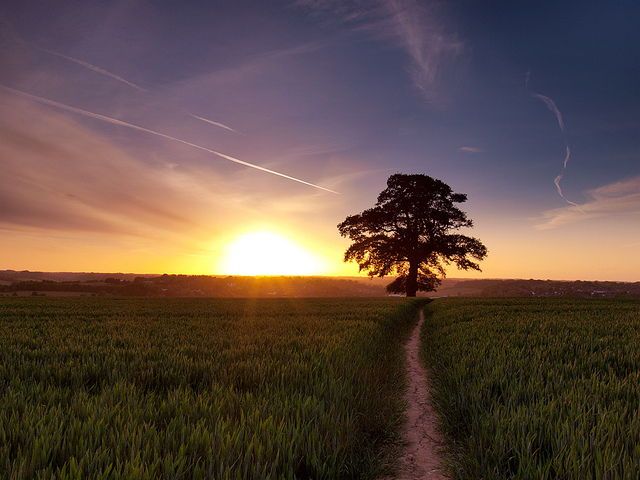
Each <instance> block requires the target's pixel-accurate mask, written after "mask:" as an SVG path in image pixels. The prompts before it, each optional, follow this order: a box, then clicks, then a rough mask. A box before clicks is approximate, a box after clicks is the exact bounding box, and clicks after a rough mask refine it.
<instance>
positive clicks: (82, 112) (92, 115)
mask: <svg viewBox="0 0 640 480" xmlns="http://www.w3.org/2000/svg"><path fill="white" fill-rule="evenodd" d="M0 88H3V89H5V90H7V91H9V92H12V93H15V94H18V95H22V96H25V97H27V98H30V99H32V100H34V101H36V102H39V103H43V104H45V105H50V106H52V107H57V108H61V109H62V110H67V111H69V112H73V113H77V114H79V115H84V116H85V117H89V118H94V119H96V120H102V121H103V122H107V123H112V124H114V125H120V126H123V127H128V128H132V129H134V130H139V131H141V132H146V133H150V134H152V135H157V136H158V137H162V138H166V139H168V140H173V141H174V142H179V143H182V144H184V145H189V146H190V147H193V148H197V149H199V150H204V151H205V152H209V153H212V154H213V155H216V156H218V157H220V158H224V159H225V160H229V161H230V162H234V163H238V164H240V165H244V166H245V167H250V168H255V169H256V170H261V171H263V172H266V173H270V174H272V175H277V176H279V177H282V178H286V179H288V180H293V181H294V182H298V183H302V184H304V185H308V186H310V187H314V188H318V189H320V190H324V191H326V192H331V193H335V194H337V195H340V193H339V192H336V191H333V190H329V189H328V188H325V187H321V186H320V185H315V184H313V183H309V182H305V181H304V180H300V179H299V178H295V177H291V176H289V175H285V174H284V173H280V172H276V171H274V170H269V169H268V168H264V167H261V166H259V165H255V164H253V163H249V162H245V161H243V160H239V159H237V158H234V157H231V156H229V155H225V154H224V153H220V152H216V151H215V150H210V149H208V148H205V147H201V146H200V145H196V144H195V143H191V142H187V141H186V140H181V139H179V138H176V137H172V136H170V135H165V134H164V133H160V132H156V131H154V130H149V129H148V128H143V127H139V126H137V125H133V124H132V123H127V122H123V121H122V120H116V119H115V118H111V117H105V116H104V115H99V114H97V113H93V112H88V111H86V110H81V109H79V108H75V107H71V106H69V105H65V104H64V103H58V102H54V101H53V100H48V99H46V98H42V97H38V96H36V95H31V94H29V93H25V92H23V91H20V90H15V89H13V88H10V87H6V86H4V85H2V84H0Z"/></svg>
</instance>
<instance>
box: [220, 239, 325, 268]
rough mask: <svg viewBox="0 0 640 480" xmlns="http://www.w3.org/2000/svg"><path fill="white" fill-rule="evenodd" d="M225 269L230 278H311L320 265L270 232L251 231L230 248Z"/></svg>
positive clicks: (311, 257) (299, 249)
mask: <svg viewBox="0 0 640 480" xmlns="http://www.w3.org/2000/svg"><path fill="white" fill-rule="evenodd" d="M225 270H226V273H227V274H230V275H314V274H318V273H319V270H320V265H319V262H318V260H316V259H315V258H314V256H313V255H312V254H310V253H308V252H306V251H305V250H304V249H303V248H301V247H300V246H298V245H296V244H295V243H294V242H292V241H290V240H288V239H286V238H284V237H282V236H280V235H276V234H274V233H271V232H254V233H249V234H246V235H242V236H240V237H238V238H237V239H236V240H235V241H234V242H233V243H232V244H231V245H230V247H229V249H228V253H227V257H226V268H225Z"/></svg>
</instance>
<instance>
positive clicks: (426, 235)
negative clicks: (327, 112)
mask: <svg viewBox="0 0 640 480" xmlns="http://www.w3.org/2000/svg"><path fill="white" fill-rule="evenodd" d="M466 200H467V196H466V195H465V194H463V193H454V192H453V190H452V189H451V187H450V186H449V185H447V184H446V183H444V182H442V181H441V180H437V179H434V178H431V177H429V176H427V175H404V174H399V173H398V174H395V175H391V176H390V177H389V179H388V180H387V188H386V189H385V190H383V191H382V192H381V193H380V195H378V201H377V203H376V205H375V206H374V207H373V208H370V209H368V210H365V211H364V212H362V213H359V214H357V215H352V216H349V217H347V218H346V220H345V221H344V222H342V223H340V224H339V225H338V230H340V234H341V235H342V236H343V237H348V238H349V239H351V240H352V241H353V244H352V245H351V246H350V247H349V248H348V249H347V251H346V252H345V254H344V261H345V262H348V261H355V262H357V263H358V265H359V267H360V271H363V270H366V271H368V272H367V273H368V275H369V276H371V277H375V276H377V277H384V276H386V275H390V274H397V275H398V277H397V278H396V280H394V281H393V282H392V283H391V284H389V285H388V286H387V291H388V292H390V293H406V295H407V296H408V297H415V296H416V292H418V291H425V292H429V291H433V290H435V289H436V288H437V287H438V286H439V285H440V283H441V280H440V278H438V276H441V277H444V276H445V269H444V266H445V265H449V264H451V263H454V264H455V265H456V266H457V267H458V268H460V269H463V270H469V269H472V270H480V267H479V266H478V264H477V263H476V262H474V261H472V260H471V259H475V260H482V259H483V258H484V257H485V256H486V255H487V249H486V247H485V246H484V245H483V244H482V243H481V242H480V241H479V240H478V239H476V238H473V237H467V236H465V235H460V234H457V233H452V232H455V231H456V230H459V229H460V228H463V227H472V226H473V222H472V221H471V220H470V219H468V218H467V215H466V213H464V212H463V211H461V210H460V209H458V208H457V207H456V206H455V205H454V204H455V203H462V202H465V201H466Z"/></svg>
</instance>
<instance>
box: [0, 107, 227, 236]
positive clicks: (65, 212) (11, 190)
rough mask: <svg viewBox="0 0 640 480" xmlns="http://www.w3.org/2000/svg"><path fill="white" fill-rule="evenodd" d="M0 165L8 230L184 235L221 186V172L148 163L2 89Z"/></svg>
mask: <svg viewBox="0 0 640 480" xmlns="http://www.w3.org/2000/svg"><path fill="white" fill-rule="evenodd" d="M0 172H1V173H2V182H0V228H2V229H5V230H14V231H37V232H45V233H46V232H50V233H52V234H59V233H62V234H64V233H65V232H66V233H81V232H84V233H101V234H118V235H133V236H138V237H144V238H152V239H155V240H159V241H162V240H167V239H169V238H173V239H182V240H185V239H187V238H188V236H189V235H190V234H192V233H193V232H195V231H198V230H200V229H201V225H202V224H203V222H204V221H206V220H207V219H210V211H211V208H215V207H214V205H215V204H217V203H219V200H216V198H215V196H214V195H213V194H212V193H211V192H212V190H211V189H215V190H217V193H218V194H222V193H223V192H225V188H224V182H223V181H222V180H221V179H217V182H216V183H215V184H214V183H213V182H212V180H213V179H212V178H211V175H208V176H205V175H198V174H196V175H188V174H186V173H182V174H181V173H180V172H176V171H173V170H172V169H171V167H169V166H167V165H166V164H162V163H157V164H156V165H154V166H149V165H146V164H144V163H142V162H140V161H138V160H136V159H134V158H132V157H131V156H129V155H127V154H126V153H124V152H123V151H121V150H119V149H118V148H116V147H114V146H112V145H110V144H109V143H107V142H106V141H104V140H103V139H101V138H99V137H97V136H96V135H94V134H92V133H91V132H89V131H87V130H85V129H83V128H81V127H79V126H77V125H76V124H74V123H72V122H70V121H68V120H66V119H63V118H61V117H59V116H55V115H53V114H51V113H49V112H46V111H44V110H42V108H41V107H39V106H37V105H34V104H32V103H31V102H25V101H23V100H22V99H19V98H16V97H14V96H9V95H0ZM203 181H208V182H211V184H210V186H209V187H208V188H205V187H203V185H202V183H201V182H203Z"/></svg>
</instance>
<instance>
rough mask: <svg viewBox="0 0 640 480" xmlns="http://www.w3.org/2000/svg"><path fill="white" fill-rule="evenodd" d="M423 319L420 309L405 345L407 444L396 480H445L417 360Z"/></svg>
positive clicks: (425, 385)
mask: <svg viewBox="0 0 640 480" xmlns="http://www.w3.org/2000/svg"><path fill="white" fill-rule="evenodd" d="M423 322H424V313H423V312H422V311H420V320H419V322H418V325H417V326H416V328H415V330H414V331H413V334H412V335H411V339H410V340H409V342H408V343H407V345H406V347H405V348H406V352H407V365H408V372H407V373H408V382H409V388H408V392H407V402H408V404H409V408H408V410H407V424H406V426H405V431H404V437H405V440H406V441H407V446H406V449H405V453H404V455H403V456H402V457H401V458H400V470H399V472H398V475H397V476H396V477H395V478H396V479H397V480H418V479H425V478H426V479H430V480H436V479H437V480H444V479H446V477H445V476H444V475H443V474H442V472H441V471H440V463H441V460H442V459H441V456H440V455H439V453H438V450H437V446H438V443H439V441H440V434H439V433H438V432H437V431H436V422H437V418H436V415H435V413H434V411H433V409H432V408H431V405H430V404H429V390H428V385H429V379H428V377H427V373H426V371H425V369H424V367H423V366H422V364H421V363H420V360H419V349H420V327H422V323H423Z"/></svg>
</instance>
